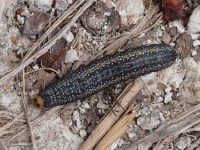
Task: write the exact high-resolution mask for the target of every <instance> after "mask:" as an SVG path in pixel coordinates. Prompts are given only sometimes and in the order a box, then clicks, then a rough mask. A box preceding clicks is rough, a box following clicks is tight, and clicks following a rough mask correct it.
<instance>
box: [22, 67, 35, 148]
mask: <svg viewBox="0 0 200 150" xmlns="http://www.w3.org/2000/svg"><path fill="white" fill-rule="evenodd" d="M22 76H23V82H22V83H23V85H22V88H23V89H22V93H21V98H22V101H23V106H24V113H25V117H26V120H27V125H28V127H29V130H30V133H31V141H32V144H33V149H34V150H37V149H38V148H37V145H36V142H35V136H34V134H33V130H32V126H31V123H30V119H29V116H28V111H27V107H26V103H25V74H24V69H23V74H22Z"/></svg>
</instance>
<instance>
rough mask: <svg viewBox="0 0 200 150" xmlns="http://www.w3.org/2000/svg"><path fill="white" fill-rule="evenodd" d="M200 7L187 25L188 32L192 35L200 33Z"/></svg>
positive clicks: (195, 10) (193, 13)
mask: <svg viewBox="0 0 200 150" xmlns="http://www.w3.org/2000/svg"><path fill="white" fill-rule="evenodd" d="M199 16H200V5H199V6H198V7H197V8H195V9H194V11H193V12H192V15H191V16H190V19H189V22H188V24H187V27H188V30H189V31H190V32H191V33H198V32H200V17H199Z"/></svg>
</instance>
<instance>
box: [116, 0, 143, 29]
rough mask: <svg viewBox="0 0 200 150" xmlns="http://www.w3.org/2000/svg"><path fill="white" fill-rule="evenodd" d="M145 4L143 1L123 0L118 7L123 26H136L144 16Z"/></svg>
mask: <svg viewBox="0 0 200 150" xmlns="http://www.w3.org/2000/svg"><path fill="white" fill-rule="evenodd" d="M144 9H145V7H144V3H143V1H142V0H123V2H122V3H120V4H119V6H117V11H118V12H119V14H120V16H121V21H122V24H124V25H128V24H136V23H137V21H138V20H139V19H141V18H142V17H143V14H144Z"/></svg>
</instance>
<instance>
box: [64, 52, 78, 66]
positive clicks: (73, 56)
mask: <svg viewBox="0 0 200 150" xmlns="http://www.w3.org/2000/svg"><path fill="white" fill-rule="evenodd" d="M76 60H79V57H78V53H77V51H76V50H75V49H70V50H69V51H67V55H66V57H65V63H73V62H74V61H76Z"/></svg>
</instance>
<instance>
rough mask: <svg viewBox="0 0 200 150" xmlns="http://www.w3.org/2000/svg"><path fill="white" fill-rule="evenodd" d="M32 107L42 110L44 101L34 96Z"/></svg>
mask: <svg viewBox="0 0 200 150" xmlns="http://www.w3.org/2000/svg"><path fill="white" fill-rule="evenodd" d="M33 105H35V106H37V107H39V108H44V99H43V98H42V97H41V96H39V95H38V96H35V98H34V99H33Z"/></svg>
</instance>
